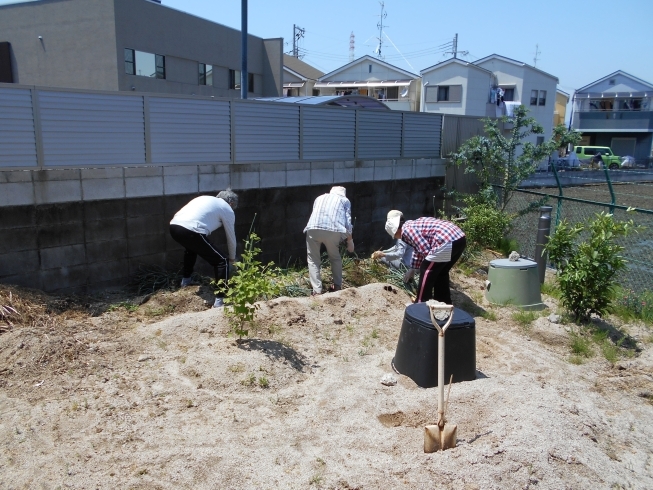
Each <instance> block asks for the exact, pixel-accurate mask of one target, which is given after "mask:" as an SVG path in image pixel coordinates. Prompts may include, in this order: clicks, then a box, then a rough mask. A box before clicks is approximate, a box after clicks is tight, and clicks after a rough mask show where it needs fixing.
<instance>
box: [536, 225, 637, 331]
mask: <svg viewBox="0 0 653 490" xmlns="http://www.w3.org/2000/svg"><path fill="white" fill-rule="evenodd" d="M637 229H638V227H637V226H636V225H635V224H634V223H633V221H632V220H630V221H615V220H614V219H613V217H612V215H611V214H608V213H600V214H597V215H596V217H595V218H594V219H593V220H592V221H589V222H587V223H584V224H576V225H575V226H573V227H572V226H570V225H569V223H567V222H566V221H565V220H563V221H562V222H561V223H560V224H559V225H558V227H557V228H556V231H555V233H554V234H553V236H551V238H550V240H549V243H548V244H547V246H546V251H547V252H548V253H549V258H550V259H551V261H552V262H553V263H554V264H555V266H556V268H557V269H558V275H557V282H558V285H559V286H560V291H561V293H562V304H563V305H564V306H565V308H567V310H569V311H570V312H571V313H572V314H573V315H574V316H575V318H576V319H577V320H580V321H584V322H586V321H588V320H589V319H590V315H591V314H593V313H594V314H596V315H598V316H600V317H603V316H605V314H606V313H609V312H610V310H611V301H612V298H613V297H614V294H615V288H616V280H615V276H616V274H617V273H618V272H619V271H620V270H622V269H624V268H625V267H626V259H625V258H624V257H623V256H622V255H621V253H622V252H623V250H624V247H623V246H621V245H617V244H616V243H615V240H616V239H617V238H620V237H623V236H626V235H627V234H628V233H629V232H631V231H633V230H635V231H637ZM583 231H587V232H588V235H589V236H588V238H587V239H585V240H582V241H580V242H579V241H578V238H579V235H580V233H581V232H583Z"/></svg>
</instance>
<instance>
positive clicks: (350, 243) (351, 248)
mask: <svg viewBox="0 0 653 490" xmlns="http://www.w3.org/2000/svg"><path fill="white" fill-rule="evenodd" d="M347 252H349V253H350V254H353V253H354V240H352V239H351V238H350V239H348V240H347Z"/></svg>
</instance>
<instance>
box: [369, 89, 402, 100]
mask: <svg viewBox="0 0 653 490" xmlns="http://www.w3.org/2000/svg"><path fill="white" fill-rule="evenodd" d="M371 95H372V97H374V98H375V99H379V100H398V99H399V87H379V88H375V89H373V92H372V94H371Z"/></svg>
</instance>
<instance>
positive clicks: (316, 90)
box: [313, 88, 320, 96]
mask: <svg viewBox="0 0 653 490" xmlns="http://www.w3.org/2000/svg"><path fill="white" fill-rule="evenodd" d="M313 95H314V96H318V95H320V89H319V88H314V89H313Z"/></svg>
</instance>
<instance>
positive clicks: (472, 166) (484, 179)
mask: <svg viewBox="0 0 653 490" xmlns="http://www.w3.org/2000/svg"><path fill="white" fill-rule="evenodd" d="M499 122H501V123H504V124H506V123H508V124H512V129H510V134H509V135H508V136H504V134H503V131H502V129H501V128H500V126H499ZM483 123H484V129H485V135H484V136H474V137H473V138H470V139H468V140H467V141H465V143H463V145H462V146H461V147H460V148H459V149H458V151H457V152H455V153H452V154H451V155H450V158H451V160H452V161H453V163H454V164H455V165H456V166H461V165H463V166H464V167H465V173H475V174H476V175H477V176H478V179H479V181H480V185H481V188H482V189H485V188H489V187H490V186H491V185H492V184H498V185H501V186H502V187H501V189H500V190H499V193H498V196H497V197H498V207H499V209H501V210H504V209H505V208H506V206H507V205H508V203H509V202H510V199H511V198H512V195H513V193H514V191H515V190H516V189H517V186H519V184H520V183H521V182H522V181H523V180H524V179H525V178H527V177H528V176H530V175H531V174H532V173H533V172H535V170H536V168H537V165H538V163H539V162H541V161H542V160H544V159H547V158H548V157H549V156H550V155H551V154H552V153H553V152H554V151H556V150H557V149H559V148H561V147H564V146H566V145H567V144H569V143H571V144H577V143H578V142H579V141H580V137H581V134H580V133H579V132H578V131H568V130H567V129H566V128H565V127H564V126H563V125H558V126H556V127H555V128H554V129H553V137H552V138H551V139H550V140H549V141H546V142H544V143H542V144H540V145H534V144H533V143H531V142H528V141H527V142H524V141H523V140H524V139H525V138H527V137H529V136H531V135H534V134H543V133H544V128H543V127H542V125H541V124H539V123H538V122H537V121H536V120H535V118H533V117H528V109H526V108H525V107H524V106H523V105H520V106H518V107H516V108H515V110H514V115H513V116H503V117H501V118H500V119H498V120H497V119H483Z"/></svg>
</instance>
